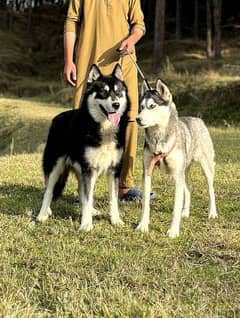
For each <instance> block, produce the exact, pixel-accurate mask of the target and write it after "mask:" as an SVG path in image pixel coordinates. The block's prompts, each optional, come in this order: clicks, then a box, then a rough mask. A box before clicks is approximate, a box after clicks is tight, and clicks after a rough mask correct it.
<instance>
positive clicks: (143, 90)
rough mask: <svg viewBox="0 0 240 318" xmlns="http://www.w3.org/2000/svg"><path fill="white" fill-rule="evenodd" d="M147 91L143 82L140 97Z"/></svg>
mask: <svg viewBox="0 0 240 318" xmlns="http://www.w3.org/2000/svg"><path fill="white" fill-rule="evenodd" d="M147 90H148V88H147V85H146V83H145V82H144V81H143V82H142V86H141V96H143V95H144V94H145V92H146V91H147Z"/></svg>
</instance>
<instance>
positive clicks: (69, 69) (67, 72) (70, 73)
mask: <svg viewBox="0 0 240 318" xmlns="http://www.w3.org/2000/svg"><path fill="white" fill-rule="evenodd" d="M64 77H65V80H66V81H67V82H68V83H69V84H71V85H72V86H76V80H77V71H76V65H75V64H74V63H73V62H71V63H66V64H65V68H64Z"/></svg>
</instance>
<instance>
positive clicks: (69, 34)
mask: <svg viewBox="0 0 240 318" xmlns="http://www.w3.org/2000/svg"><path fill="white" fill-rule="evenodd" d="M82 3H83V1H82V0H70V3H69V7H68V12H67V16H66V19H65V23H64V63H65V67H64V76H65V79H66V81H67V82H68V83H70V84H71V85H72V86H75V85H76V78H77V74H76V66H75V62H74V48H75V42H76V37H77V36H76V35H77V32H78V26H79V23H80V16H81V11H82Z"/></svg>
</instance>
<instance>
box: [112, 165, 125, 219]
mask: <svg viewBox="0 0 240 318" xmlns="http://www.w3.org/2000/svg"><path fill="white" fill-rule="evenodd" d="M118 186H119V179H118V178H117V177H116V176H115V171H110V172H109V173H108V193H109V208H110V219H111V224H112V225H122V224H124V222H123V221H122V220H121V218H120V215H119V209H118Z"/></svg>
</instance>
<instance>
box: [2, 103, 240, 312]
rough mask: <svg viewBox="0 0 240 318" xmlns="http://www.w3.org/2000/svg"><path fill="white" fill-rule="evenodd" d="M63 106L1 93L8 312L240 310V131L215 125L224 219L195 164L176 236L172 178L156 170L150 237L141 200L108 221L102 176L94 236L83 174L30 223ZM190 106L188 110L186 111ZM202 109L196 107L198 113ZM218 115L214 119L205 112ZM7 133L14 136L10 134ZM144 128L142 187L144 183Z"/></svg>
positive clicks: (4, 270)
mask: <svg viewBox="0 0 240 318" xmlns="http://www.w3.org/2000/svg"><path fill="white" fill-rule="evenodd" d="M63 110H64V108H63V107H62V106H60V105H56V104H49V103H47V102H44V101H42V102H39V101H37V100H33V99H32V100H31V99H28V100H24V99H16V98H1V99H0V111H1V116H0V118H1V131H0V133H1V149H0V151H1V154H2V155H1V156H0V171H1V179H0V237H1V240H0V255H1V257H0V270H1V275H0V316H1V317H11V318H12V317H111V318H112V317H116V318H118V317H126V318H127V317H136V318H141V317H144V318H147V317H149V318H150V317H151V318H152V317H154V318H155V317H200V318H201V317H204V318H205V317H224V318H225V317H229V318H230V317H231V318H232V317H239V316H240V305H239V293H240V280H239V277H240V244H239V235H240V222H239V221H240V194H239V181H240V169H239V161H240V144H239V139H240V129H239V128H238V127H237V125H236V126H235V127H234V126H228V127H222V126H218V127H214V126H211V127H210V132H211V135H212V137H213V141H214V145H215V150H216V161H217V166H216V179H215V188H216V199H217V208H218V212H219V219H218V220H211V221H209V220H208V219H207V213H208V193H207V186H206V182H205V179H204V177H203V175H202V173H201V170H200V168H199V166H197V165H194V166H193V167H192V170H191V182H190V184H191V189H192V209H191V211H192V214H191V216H190V218H189V219H188V220H183V221H182V226H181V236H180V237H179V238H178V239H169V238H167V236H166V231H167V229H168V227H169V224H170V221H171V210H172V206H173V191H174V185H173V182H172V180H171V179H170V178H169V177H168V176H165V175H162V174H160V173H159V171H157V170H156V171H154V178H153V181H154V182H153V190H154V191H155V192H156V194H157V199H156V200H155V201H154V202H152V204H151V212H152V213H151V225H150V232H149V233H148V234H141V233H138V232H136V231H135V227H136V224H137V222H138V220H139V217H140V209H141V206H140V205H138V204H123V203H120V213H121V216H122V218H123V220H124V222H125V225H124V226H123V227H119V228H114V227H112V226H111V225H110V224H109V216H108V201H107V188H106V182H105V178H104V177H101V178H100V179H99V180H98V181H97V185H96V191H95V207H96V208H97V209H99V210H100V211H101V212H102V215H101V216H98V217H95V218H94V230H93V231H92V232H91V233H87V234H86V233H82V232H79V225H80V223H79V221H80V214H81V211H80V208H79V207H75V206H73V205H72V202H73V199H74V197H75V195H76V186H77V184H76V181H75V179H74V178H73V177H71V178H70V180H69V182H68V185H67V188H66V190H65V192H64V195H63V197H62V198H61V199H60V200H59V201H57V202H56V203H53V205H52V208H53V213H54V216H53V217H52V218H51V219H49V220H48V221H47V222H46V223H45V224H41V225H37V226H35V227H32V226H31V220H32V217H33V216H35V215H36V214H37V213H38V211H39V208H40V205H41V200H42V197H43V193H44V183H43V178H42V171H41V151H42V149H43V145H44V143H45V140H46V135H47V131H48V127H49V123H50V119H51V118H52V117H53V116H54V115H55V114H57V113H59V112H60V111H63ZM189 111H190V110H189ZM195 111H196V112H197V111H199V108H198V109H196V110H195ZM208 119H209V121H210V122H211V118H208ZM6 132H8V133H6ZM142 141H143V135H142V133H141V134H140V138H139V149H138V151H139V152H138V157H137V165H136V185H137V186H138V187H139V188H141V149H142Z"/></svg>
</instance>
